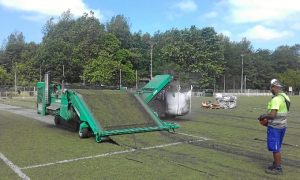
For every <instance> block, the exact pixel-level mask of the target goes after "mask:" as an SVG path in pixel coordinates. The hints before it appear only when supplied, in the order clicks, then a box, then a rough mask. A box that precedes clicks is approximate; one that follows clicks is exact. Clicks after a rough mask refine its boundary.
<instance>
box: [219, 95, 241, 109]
mask: <svg viewBox="0 0 300 180" xmlns="http://www.w3.org/2000/svg"><path fill="white" fill-rule="evenodd" d="M215 98H216V100H217V101H218V103H219V104H220V106H221V108H224V109H232V108H235V107H236V100H237V97H236V96H233V95H224V94H221V93H216V95H215Z"/></svg>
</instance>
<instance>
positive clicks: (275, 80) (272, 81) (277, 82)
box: [271, 79, 282, 87]
mask: <svg viewBox="0 0 300 180" xmlns="http://www.w3.org/2000/svg"><path fill="white" fill-rule="evenodd" d="M271 86H277V87H282V84H281V83H280V82H279V81H278V80H277V79H272V80H271Z"/></svg>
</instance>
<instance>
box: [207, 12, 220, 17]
mask: <svg viewBox="0 0 300 180" xmlns="http://www.w3.org/2000/svg"><path fill="white" fill-rule="evenodd" d="M218 15H219V14H218V12H216V11H211V12H208V13H206V14H204V17H206V18H215V17H217V16H218Z"/></svg>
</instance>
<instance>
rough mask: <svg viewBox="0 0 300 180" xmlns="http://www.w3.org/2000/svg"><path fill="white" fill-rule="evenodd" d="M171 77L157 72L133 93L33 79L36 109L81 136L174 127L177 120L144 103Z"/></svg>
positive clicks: (100, 138)
mask: <svg viewBox="0 0 300 180" xmlns="http://www.w3.org/2000/svg"><path fill="white" fill-rule="evenodd" d="M171 80H172V76H170V75H158V76H156V77H155V78H154V79H153V80H151V81H150V82H149V83H148V84H146V86H145V87H144V88H142V89H141V90H139V91H137V92H136V93H130V92H127V91H124V90H123V91H122V90H91V89H66V88H64V84H63V83H62V85H60V84H54V83H50V76H49V73H46V74H45V82H38V83H37V90H38V93H37V112H38V113H39V114H40V115H42V116H45V115H53V116H54V122H55V124H56V126H59V127H64V128H67V129H70V130H72V131H78V132H79V136H80V137H81V138H86V137H90V136H91V135H94V136H95V138H96V141H97V142H101V140H102V139H103V137H108V136H113V135H121V134H133V133H142V132H151V131H160V130H166V131H170V130H174V129H176V128H179V125H178V124H175V123H169V122H165V121H162V120H161V119H160V118H159V116H158V114H157V113H156V112H154V111H153V110H152V109H151V108H150V107H149V106H148V104H147V103H149V102H150V101H151V100H152V99H155V97H156V96H157V95H158V94H159V92H160V91H162V90H163V89H164V88H165V87H166V85H167V84H168V83H170V81H171Z"/></svg>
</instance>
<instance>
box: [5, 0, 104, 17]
mask: <svg viewBox="0 0 300 180" xmlns="http://www.w3.org/2000/svg"><path fill="white" fill-rule="evenodd" d="M0 5H2V6H4V7H6V8H9V9H13V10H18V11H25V12H30V13H36V15H37V16H40V15H43V16H59V15H61V13H62V12H64V11H67V10H68V9H70V10H71V13H72V14H74V16H81V15H83V13H84V12H87V13H88V12H90V11H93V12H94V15H95V16H96V17H97V18H99V19H102V18H103V15H101V13H100V11H99V10H93V9H90V8H88V7H87V6H86V4H84V3H83V1H82V0H0ZM30 18H31V19H32V18H33V19H34V17H33V16H30Z"/></svg>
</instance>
